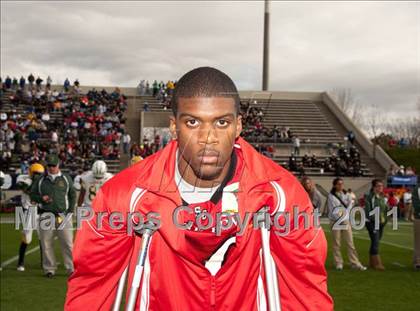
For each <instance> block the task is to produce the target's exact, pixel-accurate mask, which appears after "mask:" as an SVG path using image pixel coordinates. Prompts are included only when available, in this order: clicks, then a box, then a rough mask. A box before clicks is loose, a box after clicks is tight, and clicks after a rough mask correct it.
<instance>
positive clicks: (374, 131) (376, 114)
mask: <svg viewBox="0 0 420 311" xmlns="http://www.w3.org/2000/svg"><path fill="white" fill-rule="evenodd" d="M364 121H365V128H366V130H367V131H368V133H369V135H370V136H371V137H372V138H373V139H375V138H376V137H378V136H379V134H381V133H383V132H384V131H385V129H386V127H387V122H386V118H385V116H384V113H383V111H382V110H380V109H379V107H378V105H376V104H375V105H373V106H372V107H371V108H370V109H369V112H368V113H367V114H366V117H365V118H364Z"/></svg>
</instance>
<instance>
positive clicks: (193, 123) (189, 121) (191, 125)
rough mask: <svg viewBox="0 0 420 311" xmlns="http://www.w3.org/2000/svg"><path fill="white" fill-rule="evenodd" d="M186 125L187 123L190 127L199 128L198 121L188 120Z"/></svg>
mask: <svg viewBox="0 0 420 311" xmlns="http://www.w3.org/2000/svg"><path fill="white" fill-rule="evenodd" d="M186 123H187V126H189V127H197V126H198V122H197V120H188V121H187V122H186Z"/></svg>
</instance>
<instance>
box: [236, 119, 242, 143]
mask: <svg viewBox="0 0 420 311" xmlns="http://www.w3.org/2000/svg"><path fill="white" fill-rule="evenodd" d="M241 132H242V116H241V115H238V117H237V118H236V136H235V138H238V137H239V135H241Z"/></svg>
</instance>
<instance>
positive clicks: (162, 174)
mask: <svg viewBox="0 0 420 311" xmlns="http://www.w3.org/2000/svg"><path fill="white" fill-rule="evenodd" d="M235 146H236V147H235V148H234V150H235V152H236V155H237V158H238V165H237V167H238V169H237V171H236V172H235V178H239V190H238V191H237V192H236V193H235V195H236V200H237V206H238V209H239V214H240V216H241V219H244V217H245V216H244V214H245V212H256V211H258V210H260V208H261V207H262V206H265V205H268V206H270V211H271V212H272V213H273V214H274V213H275V212H279V211H286V212H288V211H289V212H290V219H293V213H292V209H293V207H294V206H297V207H298V209H299V211H300V212H307V213H312V210H313V208H312V205H311V203H310V200H309V198H308V196H307V194H306V192H305V191H304V189H303V188H302V187H301V185H300V183H299V182H298V181H297V180H296V179H295V177H294V176H293V175H291V174H290V173H289V172H288V171H286V170H285V169H283V168H282V167H280V166H278V165H277V164H275V163H274V162H273V161H271V160H269V159H268V158H266V157H264V156H262V155H261V154H259V153H258V152H257V151H255V149H254V148H253V147H252V146H251V145H249V144H248V143H247V142H245V141H244V140H243V139H241V138H239V139H238V140H237V144H235ZM176 150H177V143H176V142H175V141H173V142H171V143H170V144H168V145H167V146H166V147H165V148H164V149H162V150H161V151H159V152H158V153H156V154H154V155H152V156H150V157H148V158H146V159H145V160H143V161H141V162H139V163H138V164H136V165H134V166H132V167H130V168H128V169H126V170H124V171H122V172H121V173H119V174H118V175H116V176H115V177H114V178H112V179H111V180H110V181H108V182H107V183H106V184H105V185H104V186H103V187H102V188H101V190H100V191H99V193H98V194H97V196H96V198H95V200H94V202H93V208H94V210H95V212H96V213H98V212H108V213H110V212H112V211H121V212H124V213H125V212H128V211H141V212H142V213H144V214H146V213H147V212H150V211H154V212H158V213H159V214H160V220H161V227H160V229H159V230H158V231H157V232H156V233H155V234H154V235H153V237H152V241H151V244H150V250H149V253H148V258H147V260H146V266H145V268H144V273H143V278H142V283H141V286H140V290H139V296H138V299H137V307H136V309H137V310H165V311H166V310H180V311H185V310H264V309H266V305H267V304H268V302H267V301H268V300H267V298H266V297H267V296H266V294H265V293H266V288H265V281H264V280H265V278H264V269H263V262H262V257H261V234H260V231H259V230H257V229H254V228H253V227H252V219H251V220H250V222H249V224H248V226H247V227H246V230H245V232H244V234H243V235H241V236H237V237H236V243H235V244H234V245H233V246H231V247H230V248H229V251H228V255H227V257H225V259H224V263H223V265H222V266H221V268H220V270H218V272H217V273H216V274H215V275H212V273H210V271H209V270H208V269H207V268H206V267H205V266H204V260H205V258H209V257H210V256H211V255H212V254H213V253H214V251H215V250H216V249H217V248H218V247H219V246H220V245H221V244H222V243H223V242H224V240H225V239H226V234H230V235H231V234H232V232H231V230H230V231H229V232H228V233H224V235H223V234H222V236H215V235H214V234H213V233H211V232H196V231H189V230H181V229H179V228H176V227H175V225H174V223H173V219H172V213H173V211H174V210H175V208H176V207H178V206H180V205H182V201H181V198H180V195H179V192H178V189H177V187H176V184H175V182H174V170H175V157H176V156H175V155H176ZM239 170H240V171H239ZM280 219H281V221H284V220H285V218H284V216H282V217H281V218H280ZM281 221H280V222H281ZM292 223H293V222H292ZM102 224H103V226H102V228H100V229H98V228H97V226H96V225H97V219H96V217H94V218H93V219H92V220H90V221H89V222H84V223H83V225H82V229H81V230H80V231H79V232H77V236H76V241H75V245H74V250H73V258H74V264H75V272H74V273H73V274H72V276H71V277H70V279H69V281H68V292H67V297H66V302H65V310H87V309H88V310H109V309H110V308H111V307H112V304H113V302H114V299H115V295H116V290H117V286H118V281H119V279H120V277H121V274H122V273H123V271H124V269H125V267H126V266H127V264H130V268H129V277H128V281H129V282H128V283H129V284H131V280H132V277H133V274H134V267H135V263H136V260H137V254H138V251H139V247H140V242H141V238H139V237H136V236H135V235H131V236H130V235H127V233H126V228H127V223H126V222H124V223H123V224H122V228H120V229H119V230H115V229H111V228H110V224H109V219H108V218H106V217H105V218H104V219H103V221H102ZM276 230H277V231H279V229H276ZM271 232H272V233H271V235H270V245H271V253H272V256H273V259H274V262H275V264H276V267H277V273H278V274H277V277H278V281H279V290H280V300H281V307H282V310H293V311H299V310H333V301H332V299H331V297H330V296H329V294H328V292H327V278H326V271H325V267H324V264H325V259H326V252H327V244H326V239H325V236H324V232H323V231H322V229H321V228H319V229H318V228H315V227H314V225H313V222H312V221H310V226H309V228H307V229H304V226H303V217H300V221H299V226H298V227H297V228H295V227H294V226H293V224H292V226H291V229H290V233H289V234H287V235H282V236H280V235H277V234H275V233H274V230H272V231H271ZM127 292H129V289H128V290H127Z"/></svg>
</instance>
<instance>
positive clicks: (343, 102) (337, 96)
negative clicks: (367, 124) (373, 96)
mask: <svg viewBox="0 0 420 311" xmlns="http://www.w3.org/2000/svg"><path fill="white" fill-rule="evenodd" d="M330 94H331V96H332V97H333V98H334V101H335V102H336V103H337V105H338V106H339V107H340V108H341V110H343V112H344V113H345V114H347V116H348V117H349V118H350V119H351V120H352V121H353V122H354V123H355V124H356V125H358V126H360V127H363V126H364V120H363V119H364V114H365V110H366V109H365V107H364V106H363V105H361V104H360V103H359V102H358V101H357V98H356V96H355V95H354V94H353V92H352V90H351V89H349V88H347V89H344V88H335V89H333V90H332V91H331V92H330Z"/></svg>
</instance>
